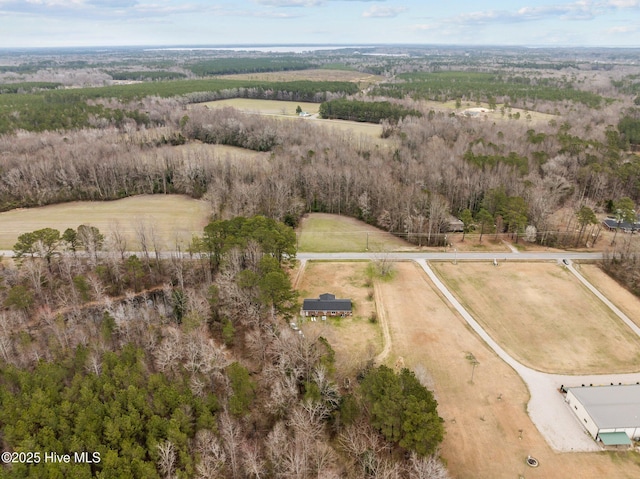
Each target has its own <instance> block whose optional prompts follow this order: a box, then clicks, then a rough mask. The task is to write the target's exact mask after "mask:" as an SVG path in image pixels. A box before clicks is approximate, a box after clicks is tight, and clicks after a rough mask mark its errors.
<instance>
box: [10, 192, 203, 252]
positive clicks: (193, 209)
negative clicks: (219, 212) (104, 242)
mask: <svg viewBox="0 0 640 479" xmlns="http://www.w3.org/2000/svg"><path fill="white" fill-rule="evenodd" d="M209 214H210V212H209V207H208V205H207V203H206V202H204V201H199V200H194V199H191V198H188V197H186V196H180V195H142V196H133V197H130V198H125V199H122V200H117V201H106V202H89V201H84V202H73V203H62V204H57V205H51V206H43V207H41V208H29V209H17V210H12V211H7V212H4V213H0V249H11V248H12V247H13V245H14V244H15V243H16V241H17V239H18V236H19V235H20V234H22V233H26V232H28V231H34V230H37V229H41V228H55V229H58V230H60V232H63V231H64V230H65V229H66V228H77V227H78V226H79V225H81V224H86V225H92V226H95V227H97V228H98V229H99V230H100V232H101V233H103V234H104V235H105V236H108V235H109V233H110V232H111V231H112V230H113V229H116V228H117V229H118V230H119V231H120V232H121V233H122V234H123V235H124V236H125V238H126V239H127V248H128V249H130V250H135V249H137V248H139V243H138V241H137V240H136V237H137V235H136V231H137V228H138V226H139V225H144V226H145V227H146V229H147V230H148V231H147V234H150V231H151V229H152V228H153V229H154V230H155V233H156V234H157V236H158V238H159V239H160V244H161V245H163V247H164V248H165V249H166V248H171V249H175V244H176V239H178V240H179V241H180V242H181V243H182V247H183V248H184V247H185V246H186V245H187V244H188V243H189V241H190V240H191V237H192V235H193V233H202V229H203V228H204V226H205V225H206V224H207V223H208V221H209Z"/></svg>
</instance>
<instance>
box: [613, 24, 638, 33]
mask: <svg viewBox="0 0 640 479" xmlns="http://www.w3.org/2000/svg"><path fill="white" fill-rule="evenodd" d="M636 32H640V26H638V25H621V26H619V27H613V28H610V29H608V30H607V33H609V34H612V35H618V34H628V33H636Z"/></svg>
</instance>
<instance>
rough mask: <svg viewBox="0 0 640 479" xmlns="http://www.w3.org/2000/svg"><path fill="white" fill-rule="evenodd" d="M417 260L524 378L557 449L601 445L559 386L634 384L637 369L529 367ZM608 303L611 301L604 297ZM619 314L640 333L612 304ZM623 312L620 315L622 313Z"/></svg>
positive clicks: (533, 413) (533, 410) (535, 414)
mask: <svg viewBox="0 0 640 479" xmlns="http://www.w3.org/2000/svg"><path fill="white" fill-rule="evenodd" d="M416 262H417V263H418V264H419V265H420V267H422V269H423V270H424V271H425V272H426V273H427V275H428V276H429V278H430V279H431V281H433V283H434V284H435V285H436V287H437V288H438V290H440V292H441V293H442V294H443V295H444V296H445V297H446V298H447V300H448V301H449V302H450V303H451V304H452V305H453V307H454V308H455V309H456V310H457V311H458V313H460V315H461V316H462V317H463V318H464V320H465V321H466V322H467V323H468V324H469V326H471V328H473V330H474V331H475V332H476V333H477V334H478V335H479V336H480V337H481V338H482V340H484V341H485V342H486V343H487V344H488V345H489V347H490V348H491V349H493V350H494V351H495V353H496V354H497V355H498V356H499V357H500V358H501V359H502V360H503V361H505V362H506V363H507V364H508V365H509V366H511V367H512V368H513V369H514V370H515V371H516V372H517V373H518V374H519V375H520V377H521V378H522V379H523V381H524V382H525V384H526V385H527V387H528V389H529V393H530V395H531V399H530V400H529V403H528V404H527V411H528V413H529V416H530V417H531V420H532V421H533V423H534V424H535V425H536V427H537V428H538V430H539V431H540V432H541V433H542V435H543V437H544V438H545V440H546V441H547V443H548V444H549V445H550V446H551V447H552V448H553V449H554V450H556V451H560V452H568V451H600V450H601V448H600V446H599V445H598V444H597V443H596V442H595V441H594V440H593V439H592V438H591V436H590V435H589V433H588V432H587V431H586V429H585V428H583V427H582V424H580V422H579V420H578V418H577V417H576V416H575V414H573V412H572V411H571V410H570V408H569V406H568V405H567V403H566V402H565V401H564V394H561V393H560V391H559V389H560V386H562V385H564V386H565V387H574V386H581V385H582V384H584V385H591V384H593V385H594V386H596V385H609V384H611V383H614V384H618V383H622V384H630V383H631V384H635V383H636V382H639V381H640V373H631V374H603V375H585V376H572V375H561V374H548V373H543V372H540V371H535V370H533V369H531V368H528V367H526V366H524V365H522V364H520V363H519V362H518V361H516V360H515V359H514V358H513V357H511V356H510V355H509V354H508V353H507V352H506V351H505V350H504V349H502V347H501V346H500V345H499V344H498V343H496V342H495V341H494V340H493V339H492V338H491V336H489V334H487V332H486V331H485V330H484V329H483V328H482V327H481V326H480V324H478V322H477V321H476V320H475V319H473V317H472V316H471V315H470V314H469V313H468V312H467V310H466V309H465V308H464V307H463V306H462V305H461V304H460V303H459V302H458V300H457V299H456V298H455V297H454V296H453V295H452V294H451V292H450V291H449V290H448V289H447V287H446V286H445V285H444V284H443V283H442V281H440V279H439V278H438V277H437V276H436V275H435V273H434V272H433V270H432V269H431V268H430V267H429V265H428V264H427V262H426V261H425V260H424V259H418V260H416ZM567 267H568V268H569V270H570V271H571V272H572V273H573V274H575V275H576V276H577V277H578V279H579V280H580V281H581V282H582V283H583V284H585V286H587V287H588V288H589V289H590V290H591V291H592V292H594V294H596V295H597V296H598V297H600V299H602V298H603V296H602V294H601V293H600V292H599V291H597V290H596V289H595V288H594V287H593V286H592V285H591V284H590V283H588V282H587V280H586V279H584V277H582V275H580V274H579V273H578V272H577V271H576V270H575V269H574V268H573V266H572V265H571V264H569V265H568V266H567ZM603 301H604V302H605V303H606V304H607V305H608V306H609V307H612V306H613V305H612V304H611V303H610V302H608V300H606V298H605V299H604V300H603ZM611 309H612V310H613V311H614V312H615V313H616V314H618V316H620V318H621V319H622V320H623V321H624V322H625V323H627V324H628V325H629V323H631V324H633V326H634V327H632V329H633V331H634V332H636V334H638V335H639V336H640V333H639V331H640V330H639V329H638V328H637V326H635V324H634V323H632V322H631V320H630V319H629V318H628V317H626V316H624V314H623V313H621V312H620V310H618V308H616V307H615V306H613V307H612V308H611ZM621 315H622V316H621Z"/></svg>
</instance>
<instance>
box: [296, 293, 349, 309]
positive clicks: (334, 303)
mask: <svg viewBox="0 0 640 479" xmlns="http://www.w3.org/2000/svg"><path fill="white" fill-rule="evenodd" d="M302 310H303V311H336V312H339V311H351V300H350V299H336V296H335V295H334V294H331V293H324V294H321V295H320V297H319V298H314V299H305V300H304V301H303V302H302Z"/></svg>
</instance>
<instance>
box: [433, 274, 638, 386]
mask: <svg viewBox="0 0 640 479" xmlns="http://www.w3.org/2000/svg"><path fill="white" fill-rule="evenodd" d="M432 266H433V269H434V270H436V271H437V272H438V274H439V275H440V277H441V278H443V280H444V282H445V283H446V284H447V286H448V288H449V289H450V290H451V292H452V293H453V294H454V295H455V296H456V297H457V298H458V300H459V301H460V302H461V303H462V304H463V305H464V306H465V308H466V309H467V310H468V311H469V313H471V315H472V316H474V318H475V319H476V320H477V321H478V322H479V323H480V324H481V325H482V326H483V328H484V329H485V330H486V331H487V332H488V333H489V334H490V335H491V336H492V337H493V339H495V340H496V341H497V342H498V343H499V344H500V345H501V346H502V347H503V348H504V349H505V350H506V351H507V352H509V354H511V355H512V356H513V357H514V358H515V359H517V360H518V361H520V362H521V363H522V364H524V365H526V366H529V367H531V368H533V369H537V370H540V371H545V372H552V373H564V374H599V373H603V374H604V373H623V372H635V371H638V370H639V369H640V338H638V337H637V336H636V335H635V334H633V332H632V331H631V330H630V329H629V328H628V327H627V326H626V325H625V324H624V323H623V322H622V321H621V320H620V319H619V318H618V317H617V316H616V315H615V314H614V313H613V312H612V311H611V310H610V309H609V308H608V307H606V306H605V305H604V304H603V303H602V302H601V301H600V300H599V299H598V298H597V297H596V296H594V295H593V294H592V293H591V292H589V291H588V290H587V289H586V288H584V287H583V286H582V285H581V284H580V283H579V282H578V280H577V279H576V278H575V277H574V276H573V275H572V274H571V273H570V272H569V271H567V270H565V269H563V268H562V267H561V266H559V265H557V264H556V263H501V264H500V266H499V267H495V266H493V265H492V264H491V263H459V264H458V265H453V264H451V263H434V264H433V265H432Z"/></svg>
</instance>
